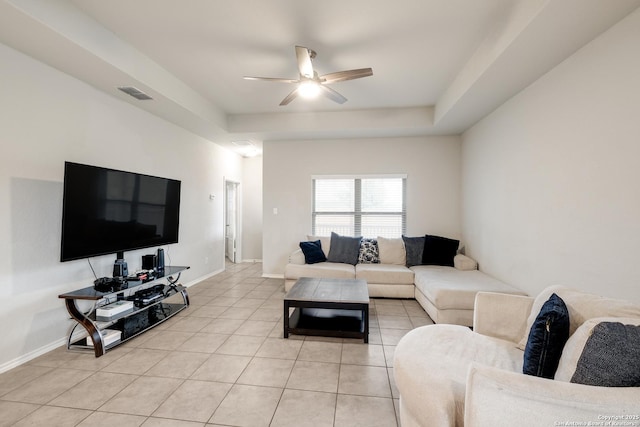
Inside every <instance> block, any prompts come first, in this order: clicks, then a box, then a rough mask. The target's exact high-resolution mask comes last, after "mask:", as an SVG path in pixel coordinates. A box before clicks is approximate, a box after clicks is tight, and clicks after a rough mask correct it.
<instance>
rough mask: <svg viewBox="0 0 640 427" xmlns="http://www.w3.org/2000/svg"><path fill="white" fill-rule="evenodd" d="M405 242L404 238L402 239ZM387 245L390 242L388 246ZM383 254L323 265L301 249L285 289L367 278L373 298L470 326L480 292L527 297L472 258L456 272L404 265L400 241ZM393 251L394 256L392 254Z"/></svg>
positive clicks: (458, 259)
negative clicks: (375, 259)
mask: <svg viewBox="0 0 640 427" xmlns="http://www.w3.org/2000/svg"><path fill="white" fill-rule="evenodd" d="M314 239H319V240H321V242H322V248H323V251H324V252H325V254H327V255H328V253H329V251H330V239H329V238H328V237H313V236H309V240H314ZM398 240H399V241H400V242H402V239H398ZM387 243H388V242H387ZM384 248H385V249H386V251H387V253H386V254H383V251H382V246H381V251H380V261H381V262H380V263H375V264H365V263H358V264H356V265H351V264H345V263H336V262H319V263H315V264H305V256H304V254H303V252H302V250H300V249H298V250H296V251H294V252H293V253H292V254H291V255H290V256H289V263H288V264H287V265H286V266H285V271H284V278H285V290H286V291H288V290H289V289H291V287H292V286H293V285H294V284H295V282H296V280H298V279H299V278H301V277H322V278H339V279H364V280H366V281H367V284H368V287H369V296H371V297H383V298H415V299H416V300H417V301H418V302H419V303H420V305H421V306H422V307H423V308H424V309H425V311H426V312H427V314H428V315H429V316H430V317H431V319H432V320H433V321H434V322H436V323H452V324H458V325H464V326H471V325H472V323H473V310H474V301H475V295H476V294H477V293H478V292H480V291H485V292H501V293H507V294H516V295H525V294H524V293H523V292H521V291H520V290H518V289H516V288H514V287H512V286H510V285H508V284H506V283H504V282H502V281H500V280H498V279H495V278H493V277H491V276H489V275H487V274H485V273H483V272H481V271H480V270H478V269H477V263H476V262H475V261H474V260H473V259H471V258H470V257H468V256H465V255H462V254H458V255H456V256H455V258H454V267H449V266H439V265H415V266H411V267H407V266H406V259H407V258H406V257H407V255H406V253H405V248H404V246H403V245H402V244H401V243H400V244H398V242H395V243H394V244H391V245H386V246H385V247H384ZM390 251H392V252H390Z"/></svg>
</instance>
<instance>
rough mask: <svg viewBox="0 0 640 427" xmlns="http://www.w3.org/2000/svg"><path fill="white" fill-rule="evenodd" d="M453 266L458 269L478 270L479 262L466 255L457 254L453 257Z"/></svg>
mask: <svg viewBox="0 0 640 427" xmlns="http://www.w3.org/2000/svg"><path fill="white" fill-rule="evenodd" d="M453 266H454V267H455V268H457V269H458V270H477V269H478V263H477V262H476V260H475V259H473V258H470V257H468V256H466V255H462V254H457V255H456V256H455V257H453Z"/></svg>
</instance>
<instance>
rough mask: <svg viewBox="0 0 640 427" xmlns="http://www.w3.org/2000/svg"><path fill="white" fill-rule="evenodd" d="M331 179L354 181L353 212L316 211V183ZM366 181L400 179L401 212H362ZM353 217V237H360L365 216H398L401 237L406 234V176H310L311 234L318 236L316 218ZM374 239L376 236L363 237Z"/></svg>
mask: <svg viewBox="0 0 640 427" xmlns="http://www.w3.org/2000/svg"><path fill="white" fill-rule="evenodd" d="M331 179H348V180H353V181H354V210H353V211H334V212H317V211H316V181H317V180H331ZM366 179H401V180H402V194H401V197H402V211H393V212H363V211H362V180H366ZM331 215H336V216H338V215H339V216H353V230H354V237H358V236H362V219H363V217H366V216H398V215H400V217H401V222H402V225H401V231H400V235H399V236H396V237H401V236H402V235H404V234H406V229H407V175H406V174H385V175H312V176H311V234H312V235H314V236H317V235H319V234H318V232H317V226H316V219H317V217H318V216H325V217H326V216H331ZM364 237H371V238H375V237H377V236H364Z"/></svg>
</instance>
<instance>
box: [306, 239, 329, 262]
mask: <svg viewBox="0 0 640 427" xmlns="http://www.w3.org/2000/svg"><path fill="white" fill-rule="evenodd" d="M307 240H308V241H310V242H315V241H316V240H320V245H321V246H322V252H324V256H325V257H326V256H329V251H330V250H331V236H312V235H307Z"/></svg>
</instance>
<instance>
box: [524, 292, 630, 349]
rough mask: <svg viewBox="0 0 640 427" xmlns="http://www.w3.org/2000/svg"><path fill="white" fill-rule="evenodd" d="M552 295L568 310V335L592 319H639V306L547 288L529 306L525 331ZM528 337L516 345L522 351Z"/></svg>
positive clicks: (582, 293) (598, 296) (587, 294)
mask: <svg viewBox="0 0 640 427" xmlns="http://www.w3.org/2000/svg"><path fill="white" fill-rule="evenodd" d="M552 293H556V294H557V295H558V296H559V297H560V298H562V300H563V301H564V303H565V304H566V305H567V309H568V310H569V335H573V333H574V332H575V331H576V329H578V327H579V326H580V325H582V324H583V323H584V322H585V321H586V320H587V319H591V318H594V317H630V318H640V305H639V304H637V303H633V302H629V301H624V300H620V299H613V298H607V297H603V296H600V295H594V294H590V293H586V292H584V291H580V290H578V289H572V288H568V287H566V286H559V285H556V286H549V287H548V288H545V289H544V290H543V291H542V292H540V294H539V295H538V296H537V297H536V299H535V300H534V302H533V305H532V306H531V313H530V314H529V318H528V319H527V327H526V331H529V330H530V329H531V325H532V324H533V321H534V320H535V318H536V316H537V315H538V312H539V311H540V309H541V308H542V305H543V304H544V303H545V301H546V300H548V299H549V297H550V296H551V294H552ZM527 334H528V332H527ZM527 338H528V335H526V334H525V336H523V337H522V338H521V340H520V342H519V343H518V348H520V349H523V350H524V347H525V345H526V343H527Z"/></svg>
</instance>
